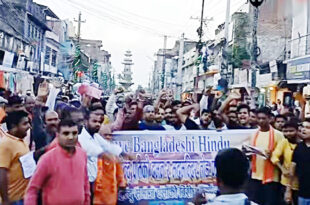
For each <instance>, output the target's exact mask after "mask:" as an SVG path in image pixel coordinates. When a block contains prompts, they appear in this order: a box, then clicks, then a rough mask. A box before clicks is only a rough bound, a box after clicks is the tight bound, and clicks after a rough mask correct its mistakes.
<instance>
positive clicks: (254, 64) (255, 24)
mask: <svg viewBox="0 0 310 205" xmlns="http://www.w3.org/2000/svg"><path fill="white" fill-rule="evenodd" d="M263 2H264V0H250V3H251V4H252V5H253V6H254V8H253V9H254V10H253V15H254V16H253V33H252V65H251V67H252V73H251V77H252V82H251V87H252V88H255V87H256V68H257V57H258V55H259V49H258V46H257V27H258V14H259V10H258V7H260V6H261V5H262V3H263ZM248 77H249V76H248ZM248 79H249V78H248Z"/></svg>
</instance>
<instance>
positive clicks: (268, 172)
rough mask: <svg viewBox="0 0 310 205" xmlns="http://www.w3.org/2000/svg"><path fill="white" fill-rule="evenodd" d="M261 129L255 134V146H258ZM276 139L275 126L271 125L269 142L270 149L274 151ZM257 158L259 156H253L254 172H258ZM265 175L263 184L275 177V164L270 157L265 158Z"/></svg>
mask: <svg viewBox="0 0 310 205" xmlns="http://www.w3.org/2000/svg"><path fill="white" fill-rule="evenodd" d="M259 132H260V130H258V131H257V132H256V134H255V137H254V140H253V146H256V141H257V138H258V135H259ZM274 142H275V140H274V128H273V127H271V126H270V129H269V144H268V150H270V151H273V150H274V148H275V143H274ZM256 159H257V156H256V155H253V158H252V172H256ZM264 166H265V167H264V176H263V184H266V183H270V182H273V178H274V165H273V164H272V162H271V161H270V159H267V160H265V165H264Z"/></svg>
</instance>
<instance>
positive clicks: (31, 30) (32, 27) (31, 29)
mask: <svg viewBox="0 0 310 205" xmlns="http://www.w3.org/2000/svg"><path fill="white" fill-rule="evenodd" d="M33 30H34V26H33V25H31V28H30V32H31V38H33Z"/></svg>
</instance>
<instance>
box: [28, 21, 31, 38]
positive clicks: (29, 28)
mask: <svg viewBox="0 0 310 205" xmlns="http://www.w3.org/2000/svg"><path fill="white" fill-rule="evenodd" d="M30 35H31V25H30V24H28V37H30Z"/></svg>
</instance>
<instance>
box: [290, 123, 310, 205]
mask: <svg viewBox="0 0 310 205" xmlns="http://www.w3.org/2000/svg"><path fill="white" fill-rule="evenodd" d="M301 136H302V138H303V142H301V143H299V144H298V145H297V147H296V149H295V151H294V153H293V162H292V166H291V176H295V173H296V175H297V177H298V182H299V192H298V204H299V205H308V204H310V119H309V118H307V119H306V120H305V121H304V122H303V128H302V131H301ZM291 185H292V180H291Z"/></svg>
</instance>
